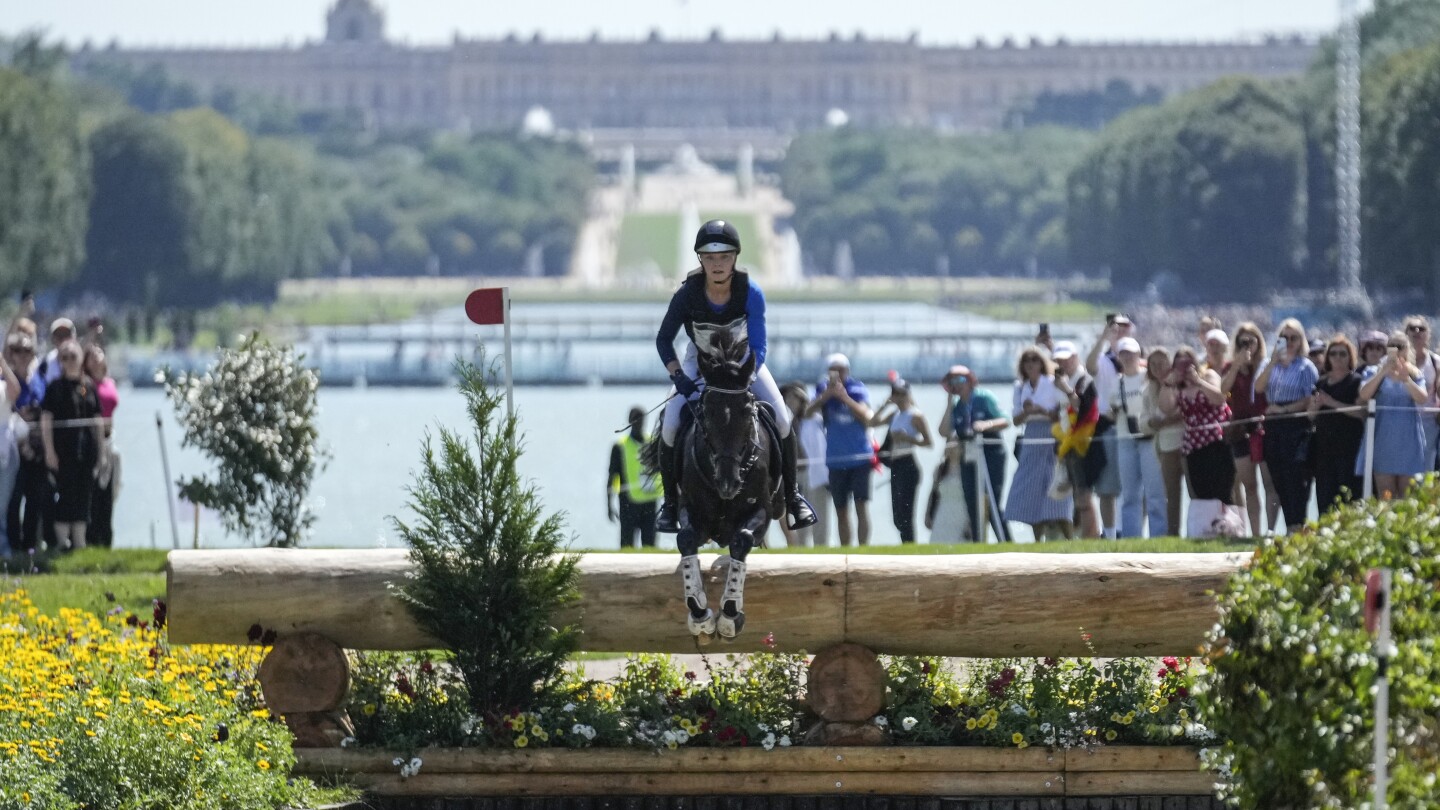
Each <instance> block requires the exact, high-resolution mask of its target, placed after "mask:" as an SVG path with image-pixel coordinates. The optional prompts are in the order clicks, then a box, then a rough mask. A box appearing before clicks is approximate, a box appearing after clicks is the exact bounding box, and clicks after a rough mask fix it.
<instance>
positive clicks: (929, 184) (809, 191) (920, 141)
mask: <svg viewBox="0 0 1440 810" xmlns="http://www.w3.org/2000/svg"><path fill="white" fill-rule="evenodd" d="M1090 140H1091V136H1090V135H1089V134H1087V133H1083V132H1078V131H1073V130H1062V129H1054V128H1038V129H1032V130H1025V131H1022V132H1010V133H1001V134H996V135H976V136H964V137H959V136H942V135H936V134H933V133H924V132H917V131H913V130H899V131H896V130H889V131H859V130H851V129H840V130H834V131H826V132H812V133H806V134H803V135H800V136H799V137H797V138H796V139H795V140H794V142H792V143H791V145H790V148H789V150H788V151H787V154H786V158H785V163H784V165H783V166H782V168H781V185H782V188H783V189H784V191H785V195H786V196H787V197H789V198H790V199H791V200H792V201H793V202H794V203H795V211H796V213H795V228H796V231H797V232H798V233H799V234H800V238H801V240H802V242H803V243H804V244H805V246H806V250H807V251H808V253H809V255H810V256H812V257H815V258H814V261H815V262H816V263H817V264H818V265H819V269H821V270H822V271H828V270H829V268H830V262H831V257H833V256H834V255H835V251H836V249H837V248H838V246H839V245H840V243H841V242H842V241H848V242H849V244H850V247H851V250H852V255H853V257H854V262H855V268H856V272H857V273H859V274H862V275H863V274H891V275H933V274H935V273H936V272H937V264H938V263H940V262H948V263H949V267H950V272H951V273H954V274H960V275H976V274H992V275H994V274H1017V273H1019V272H1022V271H1025V270H1027V269H1029V268H1030V266H1031V265H1032V264H1033V263H1038V264H1039V265H1040V266H1041V267H1045V268H1049V269H1056V268H1058V267H1060V266H1062V265H1063V264H1064V263H1065V261H1066V251H1065V243H1064V229H1063V227H1062V224H1063V222H1064V215H1065V177H1066V175H1067V173H1068V172H1069V171H1070V168H1071V167H1072V166H1073V165H1074V163H1075V161H1076V160H1078V159H1079V157H1080V155H1081V153H1082V152H1083V150H1084V149H1085V147H1086V146H1087V145H1088V143H1089V142H1090Z"/></svg>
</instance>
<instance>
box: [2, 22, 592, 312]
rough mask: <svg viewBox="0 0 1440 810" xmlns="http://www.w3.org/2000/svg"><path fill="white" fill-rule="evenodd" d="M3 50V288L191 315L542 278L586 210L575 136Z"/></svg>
mask: <svg viewBox="0 0 1440 810" xmlns="http://www.w3.org/2000/svg"><path fill="white" fill-rule="evenodd" d="M0 46H4V47H0V291H3V292H6V293H10V292H15V291H19V290H22V289H49V288H68V289H70V290H71V291H72V292H75V293H77V294H78V293H85V294H98V295H101V296H103V297H104V298H105V299H106V300H108V301H110V302H111V303H114V304H117V305H126V306H140V307H145V308H151V309H153V308H176V307H179V308H191V307H204V306H209V305H212V304H215V303H218V302H220V301H224V300H237V299H238V300H258V301H264V300H270V299H273V297H274V295H275V293H276V290H277V288H278V284H279V282H281V281H282V280H284V279H288V278H301V277H309V276H316V275H321V274H346V273H348V274H357V275H360V274H393V275H413V274H431V275H442V274H443V275H487V274H488V275H501V274H504V275H513V274H518V273H521V272H529V273H533V274H552V275H553V274H558V273H562V272H564V270H565V268H566V265H567V264H568V260H569V254H570V251H571V248H572V246H573V243H574V240H575V235H576V233H577V231H578V229H579V226H580V223H581V221H582V219H583V217H584V213H585V199H586V192H587V191H588V189H589V187H590V185H591V183H592V179H593V175H592V172H593V170H592V168H591V165H590V161H589V159H588V157H587V156H586V155H585V153H584V151H583V150H582V149H580V148H579V147H578V146H575V145H573V144H568V143H560V142H556V141H551V140H543V139H523V138H520V137H519V136H513V135H485V136H468V135H458V134H450V133H426V132H408V133H387V134H384V135H379V134H375V133H372V132H368V131H366V130H365V128H363V127H361V126H359V122H356V121H352V120H348V119H345V118H344V117H343V116H341V117H337V116H318V117H317V116H308V115H302V114H299V113H294V112H293V111H289V110H286V109H285V108H284V107H283V105H278V104H277V103H275V102H269V101H265V100H259V99H252V98H249V97H242V96H238V95H237V94H235V93H234V92H233V91H229V90H219V91H216V92H215V93H213V94H211V95H210V96H209V97H205V96H203V95H202V94H200V93H199V92H198V91H196V90H194V88H193V87H190V86H188V85H185V84H182V83H175V82H170V81H169V80H167V79H165V77H164V76H163V73H159V74H157V72H156V71H155V70H145V71H138V72H137V71H122V70H118V69H116V70H111V71H108V72H105V71H102V72H99V73H98V74H91V75H78V76H77V75H72V74H69V73H67V71H66V70H65V68H64V62H65V59H64V54H63V52H62V51H60V49H58V48H55V47H51V46H47V45H45V44H43V43H42V42H41V41H40V40H39V39H38V38H36V37H26V38H23V39H21V40H18V41H15V42H11V43H0ZM136 105H139V106H136ZM221 110H226V111H228V112H230V113H231V115H233V118H232V117H231V116H227V115H226V114H223V113H222V112H221Z"/></svg>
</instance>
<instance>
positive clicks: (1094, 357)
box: [1055, 313, 1135, 540]
mask: <svg viewBox="0 0 1440 810" xmlns="http://www.w3.org/2000/svg"><path fill="white" fill-rule="evenodd" d="M1134 331H1135V324H1134V323H1133V322H1132V321H1131V320H1130V318H1129V317H1128V316H1125V315H1121V314H1118V313H1116V314H1114V315H1110V316H1108V317H1107V318H1106V321H1105V331H1104V332H1102V333H1101V334H1100V339H1099V340H1096V341H1095V343H1094V345H1092V346H1091V347H1090V354H1089V356H1087V357H1086V358H1085V370H1086V371H1087V372H1088V373H1089V375H1090V376H1091V377H1092V378H1093V385H1094V388H1095V401H1096V407H1097V408H1098V410H1099V414H1100V417H1099V421H1098V422H1097V423H1096V425H1095V439H1096V440H1097V441H1099V443H1100V447H1101V448H1102V449H1101V450H1100V452H1099V453H1096V454H1094V455H1089V454H1087V457H1088V458H1090V460H1091V463H1090V466H1092V467H1094V468H1095V477H1094V480H1093V481H1091V482H1090V488H1092V489H1093V490H1094V492H1095V494H1096V495H1098V496H1100V520H1101V524H1102V525H1103V526H1104V536H1105V537H1107V538H1109V539H1111V540H1114V539H1115V538H1116V536H1117V534H1118V530H1117V529H1116V527H1115V498H1116V497H1117V496H1119V494H1120V464H1119V463H1118V459H1119V457H1120V451H1119V449H1118V448H1117V446H1116V443H1115V436H1116V431H1115V421H1114V420H1113V419H1112V418H1111V416H1110V414H1111V403H1110V394H1109V392H1110V391H1112V390H1114V388H1115V378H1116V377H1118V376H1119V375H1120V359H1119V358H1118V357H1116V355H1115V343H1116V341H1119V340H1123V339H1124V338H1127V337H1130V336H1131V334H1132V333H1133V332H1134ZM1102 348H1103V349H1104V350H1105V351H1104V353H1103V354H1102V353H1101V349H1102ZM1055 359H1056V361H1057V362H1060V358H1058V357H1056V358H1055ZM1076 506H1077V507H1079V508H1081V509H1082V510H1083V509H1084V508H1085V506H1084V504H1082V501H1081V499H1080V495H1079V493H1076ZM1081 519H1082V522H1083V521H1084V515H1083V513H1082V515H1081Z"/></svg>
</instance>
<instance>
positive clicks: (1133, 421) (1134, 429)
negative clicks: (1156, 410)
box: [1125, 414, 1140, 436]
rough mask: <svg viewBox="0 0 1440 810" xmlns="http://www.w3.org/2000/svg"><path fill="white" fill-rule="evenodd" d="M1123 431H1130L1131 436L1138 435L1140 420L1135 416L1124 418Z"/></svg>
mask: <svg viewBox="0 0 1440 810" xmlns="http://www.w3.org/2000/svg"><path fill="white" fill-rule="evenodd" d="M1125 429H1126V430H1128V431H1130V435H1131V436H1139V435H1140V418H1139V417H1136V416H1130V415H1128V414H1127V415H1126V416H1125Z"/></svg>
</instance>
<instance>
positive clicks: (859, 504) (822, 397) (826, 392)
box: [805, 354, 874, 546]
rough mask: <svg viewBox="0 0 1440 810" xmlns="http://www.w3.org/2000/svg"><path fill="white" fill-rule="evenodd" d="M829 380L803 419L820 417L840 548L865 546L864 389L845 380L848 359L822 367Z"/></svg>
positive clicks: (869, 454) (867, 454) (868, 455)
mask: <svg viewBox="0 0 1440 810" xmlns="http://www.w3.org/2000/svg"><path fill="white" fill-rule="evenodd" d="M825 366H826V369H827V371H828V375H829V376H828V379H827V381H826V382H823V383H821V384H820V385H819V386H817V387H816V389H815V398H814V399H812V400H811V401H810V404H809V405H807V406H805V415H806V416H813V415H815V414H817V413H818V414H820V415H821V417H822V420H823V421H824V424H825V466H826V467H827V468H828V469H829V470H830V499H831V501H832V502H833V503H834V504H835V525H836V527H837V530H838V532H839V535H840V545H842V546H848V545H850V542H851V539H852V538H854V539H855V540H856V541H857V542H858V543H859V544H860V545H862V546H868V545H870V461H871V459H872V458H874V450H873V449H872V448H871V446H870V431H869V429H868V427H867V426H868V425H869V424H870V417H871V416H873V415H874V414H873V413H872V412H871V410H870V395H869V394H868V393H867V392H866V390H865V384H864V383H862V382H860V381H859V380H857V379H855V378H854V377H851V376H850V360H849V358H847V357H846V356H845V355H843V354H832V355H830V357H829V358H828V359H827V360H826V362H825ZM852 501H853V502H854V504H855V524H854V525H855V531H854V533H853V534H852V533H851V528H850V527H851V523H850V512H849V511H848V510H849V508H850V503H851V502H852Z"/></svg>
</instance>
